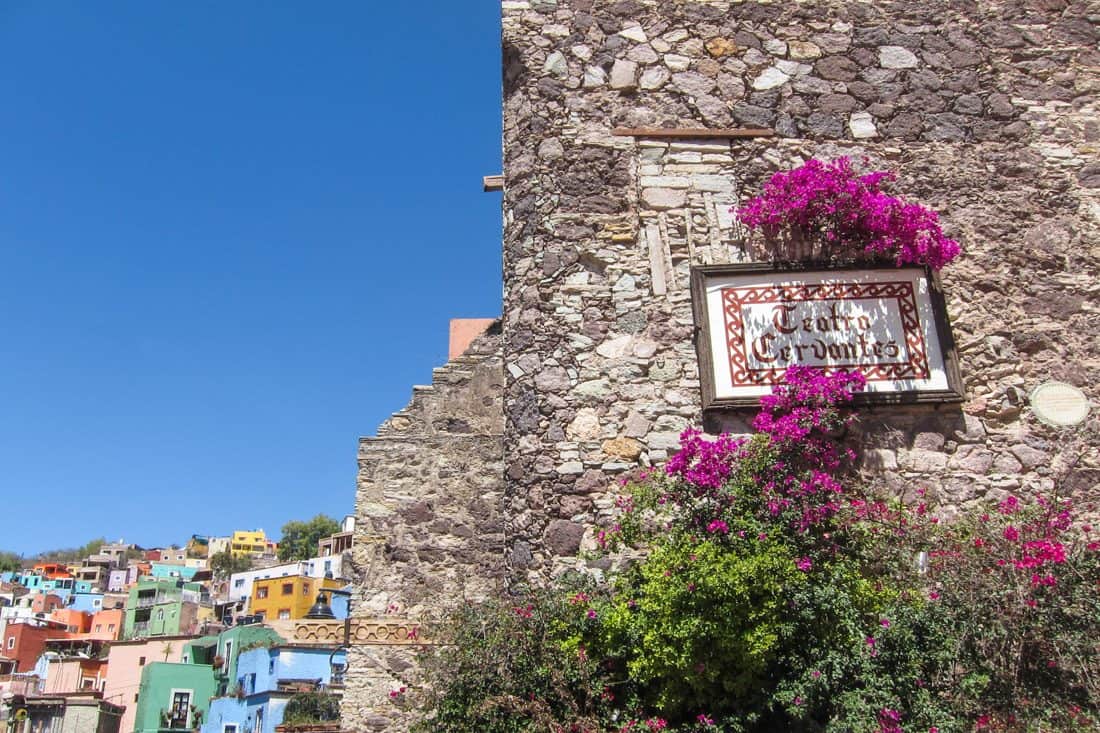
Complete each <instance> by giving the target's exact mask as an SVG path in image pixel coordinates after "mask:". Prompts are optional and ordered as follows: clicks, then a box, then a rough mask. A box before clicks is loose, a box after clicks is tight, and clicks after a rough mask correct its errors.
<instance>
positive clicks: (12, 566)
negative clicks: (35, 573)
mask: <svg viewBox="0 0 1100 733" xmlns="http://www.w3.org/2000/svg"><path fill="white" fill-rule="evenodd" d="M22 567H23V561H22V558H20V557H19V555H16V554H15V553H14V552H0V573H6V572H9V571H10V572H15V571H16V570H20V569H22Z"/></svg>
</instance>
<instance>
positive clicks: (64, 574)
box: [34, 562, 73, 580]
mask: <svg viewBox="0 0 1100 733" xmlns="http://www.w3.org/2000/svg"><path fill="white" fill-rule="evenodd" d="M34 573H35V574H36V575H41V576H42V577H44V578H46V579H48V580H57V579H58V578H71V577H73V575H72V573H70V572H69V566H67V565H62V564H61V563H55V562H45V563H43V562H40V563H38V564H37V565H35V566H34Z"/></svg>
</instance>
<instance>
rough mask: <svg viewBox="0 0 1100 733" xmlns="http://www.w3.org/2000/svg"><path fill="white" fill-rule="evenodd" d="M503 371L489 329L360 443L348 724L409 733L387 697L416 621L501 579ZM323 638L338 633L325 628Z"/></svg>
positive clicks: (402, 674) (402, 681)
mask: <svg viewBox="0 0 1100 733" xmlns="http://www.w3.org/2000/svg"><path fill="white" fill-rule="evenodd" d="M503 389H504V375H503V369H502V359H501V355H500V331H499V328H498V327H491V328H490V329H489V331H488V333H486V334H485V335H483V336H480V337H479V338H477V339H475V340H474V342H473V343H472V344H471V345H470V346H469V348H467V349H466V351H465V352H464V353H463V354H462V355H461V356H459V357H456V358H454V359H451V360H450V361H448V362H447V364H446V365H444V366H443V367H440V368H438V369H436V370H435V371H434V373H433V375H432V384H431V386H426V387H415V388H414V389H413V399H412V401H411V402H410V403H409V405H408V406H407V407H406V408H405V409H403V410H401V411H400V412H397V413H395V414H394V415H393V416H392V417H390V418H389V419H388V420H387V421H386V422H385V423H383V425H382V426H381V427H380V428H379V429H378V432H377V435H376V436H375V437H369V438H362V439H361V440H360V443H359V475H358V481H357V486H358V490H357V494H356V516H357V520H356V524H355V544H354V545H353V547H352V550H351V559H352V561H353V562H352V565H353V568H354V570H353V573H354V575H355V577H356V583H355V588H354V592H353V595H352V605H351V608H352V617H353V619H354V620H353V623H352V627H351V631H352V633H351V641H352V643H351V647H350V649H349V652H348V672H347V675H346V682H345V684H346V687H345V692H344V697H343V702H342V713H343V715H342V717H343V722H344V725H345V727H347V728H349V729H351V730H356V731H389V730H405V728H406V723H407V720H408V715H409V713H408V711H406V710H404V709H403V707H402V706H401V705H400V704H398V703H399V699H398V700H395V699H394V698H392V697H391V696H390V693H391V692H395V691H398V690H400V688H401V687H403V686H408V685H409V684H410V682H411V680H412V679H413V676H414V674H415V672H414V660H415V654H416V649H417V647H418V642H423V641H425V639H424V638H423V637H422V636H421V634H422V632H421V627H422V624H424V623H426V622H428V623H430V622H431V621H432V620H434V619H437V618H439V616H440V615H441V614H443V613H445V612H446V611H447V610H448V609H450V608H451V607H453V606H454V605H456V604H458V603H462V602H464V601H466V600H473V601H476V600H478V599H481V598H484V597H485V596H486V595H488V594H489V593H491V592H493V591H494V590H496V589H497V587H498V585H499V582H500V579H501V577H502V573H503V566H502V559H503V556H504V532H503V527H504V521H503V515H502V506H501V501H502V497H503V493H502V486H501V480H500V477H501V475H502V473H503V463H502V460H503V453H502V451H503V448H502V434H503V427H504V426H503V406H502V395H503ZM329 626H330V627H331V628H328V629H327V637H326V638H327V640H329V641H332V640H333V639H331V638H328V637H332V635H333V634H341V633H342V626H341V625H340V624H330V625H329Z"/></svg>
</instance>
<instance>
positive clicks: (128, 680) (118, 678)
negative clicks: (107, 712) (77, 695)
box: [103, 636, 195, 731]
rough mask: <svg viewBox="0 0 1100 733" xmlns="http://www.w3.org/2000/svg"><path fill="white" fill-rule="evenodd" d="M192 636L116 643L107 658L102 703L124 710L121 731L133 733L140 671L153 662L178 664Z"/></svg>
mask: <svg viewBox="0 0 1100 733" xmlns="http://www.w3.org/2000/svg"><path fill="white" fill-rule="evenodd" d="M194 638H195V637H194V636H157V637H154V638H151V639H135V640H133V641H116V642H113V643H112V644H111V650H110V652H109V654H108V656H107V684H106V686H105V687H104V688H103V699H104V700H105V701H107V702H109V703H113V704H115V705H124V706H126V711H125V712H123V714H122V724H121V726H120V727H119V730H120V731H132V730H133V729H134V719H135V718H136V713H137V696H138V688H139V687H140V686H141V671H142V670H143V669H145V665H146V664H150V663H152V662H179V661H180V659H181V657H182V655H183V647H184V645H185V644H187V642H189V641H191V640H192V639H194Z"/></svg>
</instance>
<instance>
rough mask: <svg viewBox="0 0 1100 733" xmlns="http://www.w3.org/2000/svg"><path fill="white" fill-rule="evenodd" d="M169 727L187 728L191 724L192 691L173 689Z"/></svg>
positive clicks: (169, 711)
mask: <svg viewBox="0 0 1100 733" xmlns="http://www.w3.org/2000/svg"><path fill="white" fill-rule="evenodd" d="M168 715H169V719H168V727H169V728H178V729H186V728H187V727H188V726H190V724H191V691H190V690H172V707H170V708H169V709H168Z"/></svg>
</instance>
